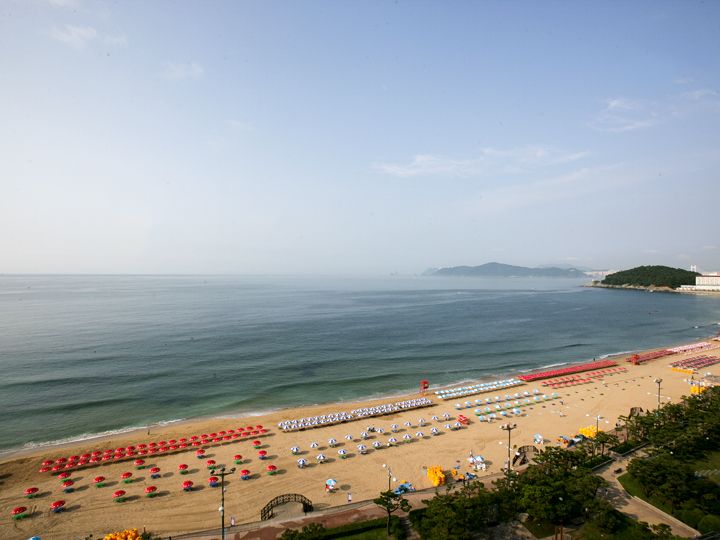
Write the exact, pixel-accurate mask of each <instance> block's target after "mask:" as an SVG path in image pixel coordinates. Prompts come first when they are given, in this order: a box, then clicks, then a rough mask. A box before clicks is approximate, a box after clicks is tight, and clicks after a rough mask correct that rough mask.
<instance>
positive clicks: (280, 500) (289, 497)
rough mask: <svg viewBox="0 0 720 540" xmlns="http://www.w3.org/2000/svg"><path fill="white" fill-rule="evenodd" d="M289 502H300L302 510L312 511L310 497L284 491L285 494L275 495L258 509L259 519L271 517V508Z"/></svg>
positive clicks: (263, 519)
mask: <svg viewBox="0 0 720 540" xmlns="http://www.w3.org/2000/svg"><path fill="white" fill-rule="evenodd" d="M289 502H299V503H302V505H303V512H305V513H307V512H312V511H313V504H312V502H311V501H310V499H308V498H307V497H305V496H303V495H300V494H299V493H286V494H285V495H280V496H278V497H275V498H274V499H273V500H272V501H270V502H269V503H267V504H266V505H265V507H264V508H263V509H262V510H260V520H261V521H266V520H268V519H270V518H271V517H273V508H275V507H276V506H280V505H281V504H285V503H289Z"/></svg>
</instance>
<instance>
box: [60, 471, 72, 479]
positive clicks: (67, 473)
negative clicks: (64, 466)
mask: <svg viewBox="0 0 720 540" xmlns="http://www.w3.org/2000/svg"><path fill="white" fill-rule="evenodd" d="M69 476H70V473H69V472H61V473H60V474H58V478H60V479H61V480H65V479H66V478H68V477H69Z"/></svg>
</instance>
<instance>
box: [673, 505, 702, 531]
mask: <svg viewBox="0 0 720 540" xmlns="http://www.w3.org/2000/svg"><path fill="white" fill-rule="evenodd" d="M705 515H706V514H705V512H703V511H702V510H700V509H699V508H697V507H695V506H694V505H692V504H691V505H688V506H686V507H684V508H683V509H682V510H680V512H679V513H678V517H679V518H680V519H681V520H682V521H683V522H685V523H687V524H688V525H690V526H691V527H693V528H697V526H698V523H700V520H701V519H702V518H704V517H705Z"/></svg>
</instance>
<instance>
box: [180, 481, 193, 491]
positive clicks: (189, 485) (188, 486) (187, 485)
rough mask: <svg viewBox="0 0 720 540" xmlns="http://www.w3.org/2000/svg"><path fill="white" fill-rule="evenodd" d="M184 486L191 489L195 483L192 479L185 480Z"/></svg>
mask: <svg viewBox="0 0 720 540" xmlns="http://www.w3.org/2000/svg"><path fill="white" fill-rule="evenodd" d="M182 487H183V489H190V488H191V487H193V483H192V481H191V480H185V481H184V482H183V483H182Z"/></svg>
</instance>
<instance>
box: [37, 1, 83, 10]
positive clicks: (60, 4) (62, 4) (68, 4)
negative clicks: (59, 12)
mask: <svg viewBox="0 0 720 540" xmlns="http://www.w3.org/2000/svg"><path fill="white" fill-rule="evenodd" d="M45 2H47V3H48V4H50V5H51V6H52V7H56V8H64V9H73V8H77V7H80V0H45Z"/></svg>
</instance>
